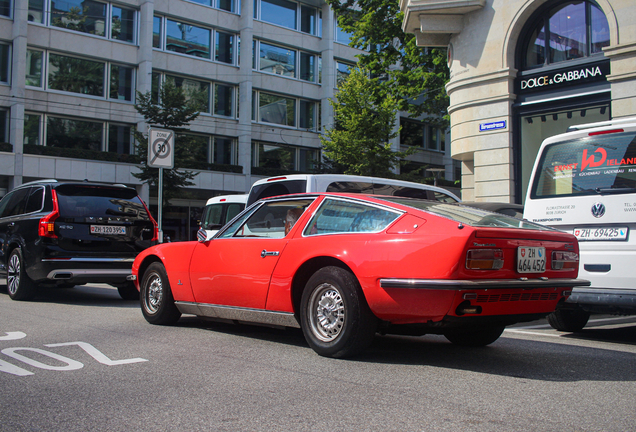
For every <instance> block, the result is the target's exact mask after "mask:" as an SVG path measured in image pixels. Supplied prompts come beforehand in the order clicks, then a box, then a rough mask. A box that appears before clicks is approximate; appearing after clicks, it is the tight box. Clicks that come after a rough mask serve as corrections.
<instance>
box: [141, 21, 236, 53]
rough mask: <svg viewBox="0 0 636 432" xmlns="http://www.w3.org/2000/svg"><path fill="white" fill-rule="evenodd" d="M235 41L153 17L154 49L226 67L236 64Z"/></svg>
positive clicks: (226, 35) (233, 37) (229, 36)
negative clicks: (197, 58) (216, 62)
mask: <svg viewBox="0 0 636 432" xmlns="http://www.w3.org/2000/svg"><path fill="white" fill-rule="evenodd" d="M212 38H214V39H212ZM237 41H238V36H237V35H236V34H232V33H227V32H222V31H217V30H214V29H211V28H205V27H199V26H195V25H192V24H188V23H184V22H180V21H174V20H171V19H167V18H164V17H160V16H155V17H154V18H153V25H152V46H153V48H157V49H163V50H166V51H172V52H177V53H180V54H185V55H189V56H193V57H199V58H203V59H211V60H214V61H218V62H222V63H227V64H237V62H238V55H237V54H238V51H237V49H235V46H236V45H237ZM212 42H214V43H212ZM212 51H214V52H212Z"/></svg>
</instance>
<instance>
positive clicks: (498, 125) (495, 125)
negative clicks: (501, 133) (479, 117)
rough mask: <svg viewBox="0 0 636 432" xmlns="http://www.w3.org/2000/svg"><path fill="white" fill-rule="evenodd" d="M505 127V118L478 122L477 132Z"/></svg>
mask: <svg viewBox="0 0 636 432" xmlns="http://www.w3.org/2000/svg"><path fill="white" fill-rule="evenodd" d="M505 128H506V121H505V120H502V121H498V122H492V123H480V124H479V132H485V131H489V130H496V129H505Z"/></svg>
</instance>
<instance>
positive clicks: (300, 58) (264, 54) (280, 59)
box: [258, 42, 317, 82]
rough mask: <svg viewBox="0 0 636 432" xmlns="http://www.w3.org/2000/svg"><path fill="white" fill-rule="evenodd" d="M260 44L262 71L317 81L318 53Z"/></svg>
mask: <svg viewBox="0 0 636 432" xmlns="http://www.w3.org/2000/svg"><path fill="white" fill-rule="evenodd" d="M258 46H259V53H260V55H259V70H260V71H262V72H268V73H273V74H276V75H282V76H287V77H290V78H299V79H301V80H303V81H309V82H316V67H317V61H316V58H317V56H316V55H314V54H310V53H307V52H303V51H297V50H295V49H292V48H287V47H281V46H276V45H272V44H268V43H265V42H258ZM297 65H298V66H297Z"/></svg>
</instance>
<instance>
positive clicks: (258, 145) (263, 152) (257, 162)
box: [252, 141, 319, 172]
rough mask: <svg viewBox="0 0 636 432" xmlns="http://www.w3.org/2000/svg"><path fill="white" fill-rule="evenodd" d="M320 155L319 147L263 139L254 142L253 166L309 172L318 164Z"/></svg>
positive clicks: (274, 170)
mask: <svg viewBox="0 0 636 432" xmlns="http://www.w3.org/2000/svg"><path fill="white" fill-rule="evenodd" d="M318 155H319V152H318V150H317V149H311V148H306V147H297V146H289V145H281V144H275V143H269V142H263V141H254V142H252V166H253V167H256V168H262V169H265V170H273V171H270V172H277V171H278V172H284V171H297V172H309V171H311V170H312V169H314V168H315V167H316V166H317V161H318ZM265 172H267V171H265Z"/></svg>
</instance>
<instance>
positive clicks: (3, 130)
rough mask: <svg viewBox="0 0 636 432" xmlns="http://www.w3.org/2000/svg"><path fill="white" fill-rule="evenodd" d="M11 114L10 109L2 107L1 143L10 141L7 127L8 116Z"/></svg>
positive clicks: (0, 110) (0, 113)
mask: <svg viewBox="0 0 636 432" xmlns="http://www.w3.org/2000/svg"><path fill="white" fill-rule="evenodd" d="M8 116H9V111H7V110H4V109H0V143H2V142H9V136H8V135H9V134H8V130H7V129H8V128H7V122H8V121H7V117H8Z"/></svg>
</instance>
